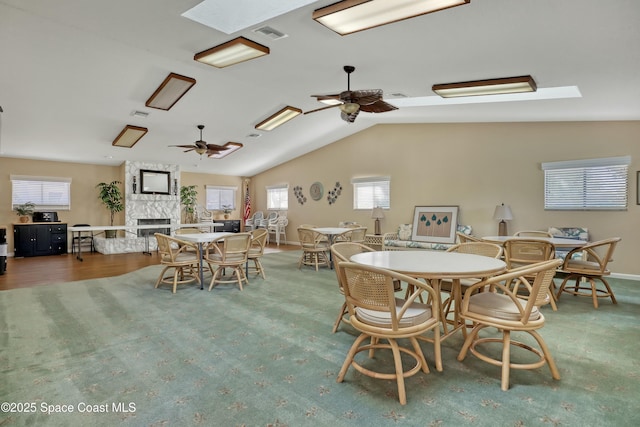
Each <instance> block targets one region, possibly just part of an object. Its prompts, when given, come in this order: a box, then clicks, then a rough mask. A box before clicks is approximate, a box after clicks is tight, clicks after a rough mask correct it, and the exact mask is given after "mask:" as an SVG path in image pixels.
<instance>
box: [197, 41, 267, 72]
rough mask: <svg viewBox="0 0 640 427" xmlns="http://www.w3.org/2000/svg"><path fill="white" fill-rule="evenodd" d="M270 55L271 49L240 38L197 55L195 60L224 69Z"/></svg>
mask: <svg viewBox="0 0 640 427" xmlns="http://www.w3.org/2000/svg"><path fill="white" fill-rule="evenodd" d="M268 54H269V48H268V47H267V46H263V45H261V44H259V43H256V42H254V41H251V40H249V39H246V38H244V37H238V38H237V39H233V40H231V41H228V42H226V43H223V44H221V45H218V46H214V47H212V48H210V49H207V50H205V51H202V52H200V53H196V54H195V56H194V57H193V59H194V60H196V61H198V62H202V63H203V64H207V65H212V66H214V67H217V68H224V67H228V66H230V65H235V64H238V63H240V62H244V61H248V60H250V59H255V58H259V57H261V56H264V55H268Z"/></svg>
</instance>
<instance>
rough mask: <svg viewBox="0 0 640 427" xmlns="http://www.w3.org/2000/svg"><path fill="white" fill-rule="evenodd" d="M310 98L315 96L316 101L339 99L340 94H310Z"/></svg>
mask: <svg viewBox="0 0 640 427" xmlns="http://www.w3.org/2000/svg"><path fill="white" fill-rule="evenodd" d="M311 97H312V98H316V99H317V100H318V101H322V100H324V99H340V94H338V93H336V94H333V95H326V94H325V95H311Z"/></svg>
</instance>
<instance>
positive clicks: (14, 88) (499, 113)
mask: <svg viewBox="0 0 640 427" xmlns="http://www.w3.org/2000/svg"><path fill="white" fill-rule="evenodd" d="M334 2H335V0H323V1H316V2H313V3H311V4H309V5H307V6H303V7H301V8H298V9H295V10H293V11H292V12H289V13H287V14H285V15H282V16H278V17H276V18H272V19H269V20H267V21H265V22H263V23H261V24H260V25H255V26H252V27H250V28H247V29H245V30H241V31H237V32H235V33H233V34H230V35H228V34H225V33H222V32H220V31H217V30H214V29H212V28H209V27H206V26H204V25H202V24H199V23H197V22H194V21H192V20H190V19H187V18H185V17H183V16H181V14H183V13H184V12H186V11H187V10H189V9H191V8H192V7H194V6H195V5H197V4H198V3H199V0H135V1H131V0H109V1H104V0H56V1H50V0H29V1H25V0H0V106H1V107H2V108H3V110H4V113H2V114H1V116H0V120H1V126H2V127H1V128H0V155H1V156H4V157H16V158H29V159H44V160H58V161H71V162H82V163H95V164H108V165H119V164H121V163H122V162H123V161H124V160H137V161H147V162H154V163H167V164H179V165H180V166H181V168H182V170H183V171H191V172H203V173H216V174H224V175H235V176H252V175H254V174H256V173H259V172H262V171H264V170H267V169H269V168H271V167H274V166H276V165H278V164H280V163H283V162H285V161H288V160H291V159H293V158H296V157H298V156H300V155H302V154H304V153H307V152H309V151H312V150H315V149H318V148H320V147H322V146H324V145H327V144H330V143H332V142H334V141H336V140H338V139H340V138H343V137H346V136H348V135H351V134H353V133H356V132H359V131H361V130H363V129H365V128H367V127H370V126H372V125H375V124H377V123H439V122H440V123H442V122H510V121H567V120H640V2H639V1H637V0H612V1H606V2H605V1H601V0H562V1H558V0H518V1H515V0H471V3H470V4H468V5H464V6H460V7H455V8H452V9H448V10H445V11H441V12H437V13H433V14H429V15H424V16H420V17H416V18H413V19H410V20H406V21H402V22H399V23H395V24H390V25H386V26H382V27H378V28H374V29H371V30H367V31H363V32H360V33H355V34H352V35H349V36H344V37H341V36H339V35H337V34H336V33H334V32H332V31H330V30H328V29H327V28H325V27H323V26H322V25H320V24H318V23H316V22H315V21H313V20H312V19H311V13H312V12H313V10H315V9H318V8H320V7H323V6H326V5H328V4H331V3H334ZM241 4H243V3H241ZM239 12H241V13H243V12H244V11H243V10H241V9H240V10H239ZM265 24H267V25H269V26H271V27H273V28H275V29H277V30H279V31H281V32H284V33H286V34H288V37H286V38H283V39H280V40H276V41H273V40H270V39H269V38H267V37H264V36H262V35H260V34H256V33H254V32H253V31H252V30H253V29H255V28H257V27H258V26H262V25H265ZM238 36H245V37H247V38H249V39H252V40H254V41H256V42H258V43H261V44H264V45H267V46H269V48H270V49H271V54H270V55H268V56H265V57H262V58H258V59H254V60H252V61H248V62H244V63H242V64H238V65H234V66H231V67H228V68H224V69H217V68H214V67H211V66H208V65H204V64H201V63H198V62H195V61H194V60H193V55H194V54H195V53H197V52H200V51H203V50H205V49H208V48H210V47H213V46H215V45H218V44H220V43H223V42H226V41H228V40H231V39H232V38H235V37H238ZM343 65H354V66H355V67H356V71H355V73H354V74H353V75H352V78H351V88H352V89H383V90H384V93H385V99H386V100H387V101H388V102H391V103H393V102H394V96H392V94H394V93H402V94H405V95H407V96H408V97H411V98H424V99H423V100H422V101H424V102H425V103H426V104H428V105H427V106H422V107H415V106H406V105H409V104H411V103H414V102H413V101H414V100H398V101H396V102H397V104H398V105H399V106H400V109H399V110H396V111H392V112H388V113H382V114H369V113H360V115H359V116H358V118H357V120H356V122H355V123H353V124H348V123H346V122H344V121H342V120H341V119H340V117H339V111H338V109H330V110H327V111H321V112H317V113H313V114H309V115H301V116H299V117H297V118H295V119H294V120H292V121H291V122H289V123H286V124H285V125H283V126H282V127H280V128H277V129H275V130H273V131H271V132H262V131H261V132H259V133H260V134H262V136H261V137H260V138H249V137H248V135H249V134H251V133H255V132H256V130H255V129H254V125H255V124H256V123H258V122H260V121H261V120H263V119H264V118H266V117H267V116H269V115H271V114H273V113H274V112H276V111H278V110H279V109H281V108H282V107H284V106H286V105H292V106H294V107H298V108H301V109H303V110H304V111H308V110H311V109H314V108H318V107H320V106H322V105H321V104H319V103H318V102H317V101H316V100H315V99H314V98H312V97H310V95H311V94H322V93H338V92H340V91H342V90H345V89H346V84H347V80H346V75H345V73H344V71H343V70H342V67H343ZM170 72H174V73H178V74H182V75H186V76H189V77H193V78H195V79H196V81H197V83H196V85H195V86H194V87H193V88H192V89H191V90H190V91H189V92H188V93H187V94H186V95H185V96H184V97H183V98H182V99H181V100H180V101H179V102H178V103H177V104H176V105H175V106H174V107H173V108H172V109H171V110H169V111H162V110H155V109H151V108H147V107H145V105H144V104H145V101H146V100H147V99H148V98H149V96H150V95H151V94H152V93H153V91H154V90H155V89H156V88H157V87H158V85H159V84H160V83H161V82H162V81H163V80H164V78H165V77H166V76H167V75H168V74H169V73H170ZM524 74H530V75H532V76H533V78H534V79H535V80H536V82H537V84H538V87H539V88H541V89H546V88H553V87H565V86H577V88H578V89H579V91H580V93H581V94H582V97H577V98H569V99H547V100H521V101H512V102H499V103H471V104H454V103H451V104H444V105H442V104H438V103H437V102H433V101H434V100H438V99H437V98H433V96H434V94H433V92H431V86H432V85H433V84H436V83H448V82H456V81H466V80H478V79H486V78H497V77H511V76H519V75H524ZM135 110H140V111H145V112H148V113H150V114H149V117H147V118H146V119H141V118H137V117H133V116H132V115H131V113H132V112H133V111H135ZM126 124H131V125H136V126H144V127H147V128H149V132H148V133H147V135H146V136H145V137H144V138H142V139H141V140H140V141H139V142H138V143H137V144H136V145H135V146H134V147H133V148H131V149H128V148H121V147H112V145H111V143H112V141H113V139H114V138H115V137H116V136H117V135H118V133H119V132H120V131H121V130H122V128H123V127H124V126H125V125H126ZM198 124H203V125H205V129H204V134H203V139H204V140H205V141H207V142H208V143H213V144H224V143H226V142H227V141H236V142H241V143H242V144H244V148H242V149H241V150H239V151H237V152H235V153H233V154H231V155H229V156H228V157H225V158H223V159H219V160H216V159H209V158H206V157H205V158H202V159H201V158H200V157H199V156H198V155H197V154H196V153H194V152H190V153H183V152H182V151H181V149H179V148H174V147H168V146H169V145H172V144H190V143H193V142H194V141H195V140H196V139H198V136H199V135H198V130H197V128H196V126H197V125H198ZM603 143H606V141H603Z"/></svg>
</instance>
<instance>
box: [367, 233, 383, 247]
mask: <svg viewBox="0 0 640 427" xmlns="http://www.w3.org/2000/svg"><path fill="white" fill-rule="evenodd" d="M364 244H365V245H367V246H369V247H371V248H373V249H375V250H377V251H381V250H382V234H367V235H365V236H364Z"/></svg>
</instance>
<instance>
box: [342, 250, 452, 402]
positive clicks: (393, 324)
mask: <svg viewBox="0 0 640 427" xmlns="http://www.w3.org/2000/svg"><path fill="white" fill-rule="evenodd" d="M336 268H337V269H338V274H339V275H340V281H341V283H343V285H344V288H343V289H344V296H345V301H346V303H347V310H348V311H349V319H350V321H351V326H353V327H354V328H355V329H356V330H357V331H359V332H360V335H359V336H358V337H357V338H356V340H355V341H354V343H353V344H352V345H351V348H350V349H349V352H348V353H347V357H346V358H345V361H344V363H343V365H342V368H341V369H340V372H339V373H338V377H337V378H336V381H337V382H338V383H341V382H343V381H344V378H345V376H346V374H347V371H348V369H349V367H351V366H353V368H354V369H356V370H357V371H358V372H360V373H361V374H363V375H366V376H369V377H372V378H377V379H385V380H395V381H396V384H397V388H398V400H399V401H400V404H401V405H405V404H406V403H407V395H406V391H405V384H404V379H405V378H406V377H410V376H412V375H415V374H416V373H418V372H419V371H422V372H424V373H429V366H428V365H427V361H426V359H425V357H424V353H423V352H422V348H421V347H420V344H419V343H418V340H417V337H418V336H419V335H422V334H424V333H425V332H427V331H429V330H433V334H434V358H435V362H436V365H437V364H439V363H441V362H442V356H441V349H440V324H439V312H440V308H439V307H438V298H437V297H436V292H435V291H434V290H433V288H432V287H431V286H429V285H428V284H426V283H425V282H422V281H420V280H417V279H415V278H413V277H409V276H406V275H404V274H400V273H397V272H393V271H390V270H385V269H380V268H375V267H370V266H365V265H362V264H356V263H351V262H344V261H343V262H339V263H337V266H336ZM395 280H400V281H403V282H407V283H409V284H411V285H412V286H413V289H414V290H415V291H414V292H413V293H412V294H411V295H409V296H408V298H407V299H400V298H396V297H395V291H394V285H393V282H394V281H395ZM420 297H424V299H425V300H430V301H431V303H430V304H421V303H419V302H418V300H419V299H420ZM365 340H370V342H365ZM398 340H402V341H400V343H401V344H403V345H404V343H405V342H406V341H408V342H409V343H410V344H411V347H409V346H407V347H405V346H401V345H399V344H400V343H399V342H398ZM405 340H406V341H405ZM378 350H391V352H392V354H393V362H394V363H393V365H394V368H395V369H394V372H393V373H388V371H389V369H382V370H381V371H374V370H373V369H372V367H371V366H370V365H371V364H370V363H366V367H365V366H364V364H365V363H363V362H361V361H360V360H356V359H360V358H359V357H358V353H360V352H363V351H368V353H369V358H371V359H373V358H374V356H375V352H376V351H378ZM401 354H405V355H407V356H410V357H412V359H413V360H414V361H415V365H414V366H413V367H410V368H408V369H405V366H407V367H408V366H411V364H413V363H412V362H411V364H409V362H408V361H403V360H402V358H401ZM403 362H404V363H403ZM381 368H382V367H381Z"/></svg>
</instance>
